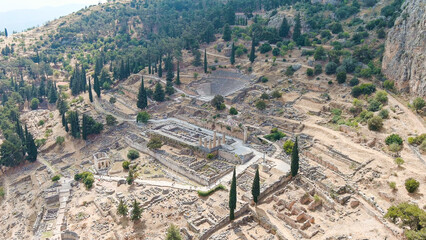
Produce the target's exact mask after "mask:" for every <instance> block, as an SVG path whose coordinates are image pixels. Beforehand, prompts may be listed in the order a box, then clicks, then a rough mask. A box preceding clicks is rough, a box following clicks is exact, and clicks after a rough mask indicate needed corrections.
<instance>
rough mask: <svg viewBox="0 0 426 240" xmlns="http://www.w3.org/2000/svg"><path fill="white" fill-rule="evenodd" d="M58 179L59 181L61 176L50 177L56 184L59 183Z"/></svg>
mask: <svg viewBox="0 0 426 240" xmlns="http://www.w3.org/2000/svg"><path fill="white" fill-rule="evenodd" d="M59 179H61V176H59V175H55V176H53V177H52V181H53V182H57V181H59Z"/></svg>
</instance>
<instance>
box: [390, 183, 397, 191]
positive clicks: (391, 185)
mask: <svg viewBox="0 0 426 240" xmlns="http://www.w3.org/2000/svg"><path fill="white" fill-rule="evenodd" d="M389 187H390V188H391V189H392V190H394V191H395V190H396V183H395V182H389Z"/></svg>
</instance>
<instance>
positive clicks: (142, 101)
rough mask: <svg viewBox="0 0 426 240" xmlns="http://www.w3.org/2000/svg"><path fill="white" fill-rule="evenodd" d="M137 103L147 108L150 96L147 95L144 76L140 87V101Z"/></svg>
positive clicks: (138, 105) (142, 107) (139, 106)
mask: <svg viewBox="0 0 426 240" xmlns="http://www.w3.org/2000/svg"><path fill="white" fill-rule="evenodd" d="M136 105H137V107H138V108H140V109H145V108H146V107H147V106H148V98H147V95H146V89H145V85H144V81H143V77H142V81H141V86H140V87H139V93H138V101H137V103H136Z"/></svg>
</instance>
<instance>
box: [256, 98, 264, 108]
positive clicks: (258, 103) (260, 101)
mask: <svg viewBox="0 0 426 240" xmlns="http://www.w3.org/2000/svg"><path fill="white" fill-rule="evenodd" d="M256 108H257V109H259V110H265V109H266V103H265V101H263V100H259V101H257V102H256Z"/></svg>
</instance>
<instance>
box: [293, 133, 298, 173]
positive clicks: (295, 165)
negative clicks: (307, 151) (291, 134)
mask: <svg viewBox="0 0 426 240" xmlns="http://www.w3.org/2000/svg"><path fill="white" fill-rule="evenodd" d="M298 171H299V147H298V141H297V137H296V142H295V143H294V146H293V150H292V152H291V176H293V177H294V176H296V175H297V172H298Z"/></svg>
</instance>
